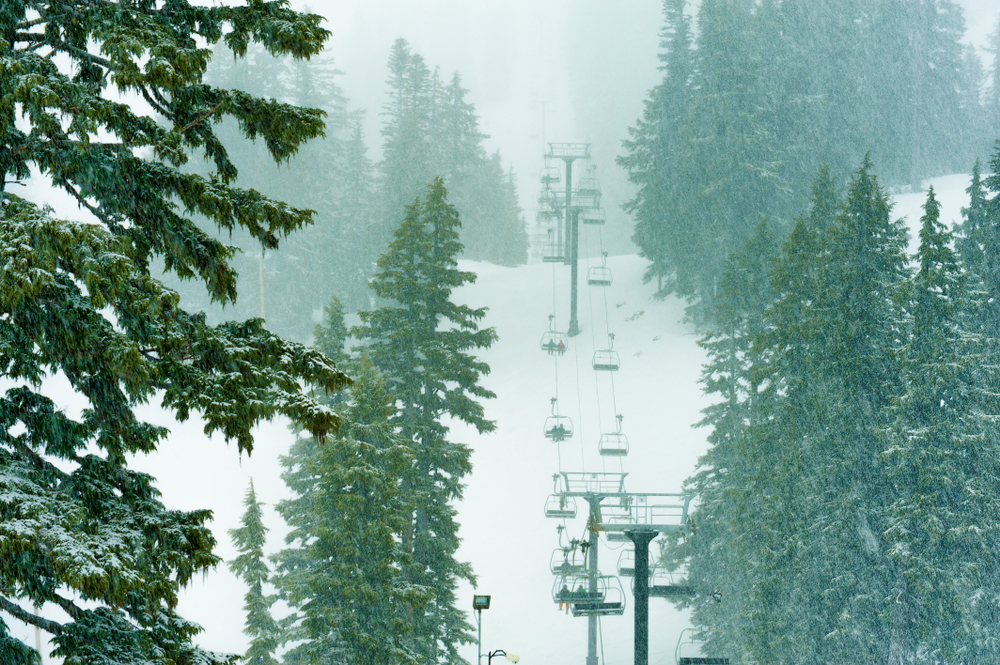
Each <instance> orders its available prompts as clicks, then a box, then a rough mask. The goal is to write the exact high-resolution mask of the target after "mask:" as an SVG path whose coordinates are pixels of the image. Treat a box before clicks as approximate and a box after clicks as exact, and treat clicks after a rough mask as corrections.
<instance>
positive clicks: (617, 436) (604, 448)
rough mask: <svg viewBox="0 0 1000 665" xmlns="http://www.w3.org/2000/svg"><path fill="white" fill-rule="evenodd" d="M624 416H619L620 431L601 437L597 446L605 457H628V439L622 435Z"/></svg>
mask: <svg viewBox="0 0 1000 665" xmlns="http://www.w3.org/2000/svg"><path fill="white" fill-rule="evenodd" d="M623 417H624V416H622V415H621V414H618V416H617V418H618V431H617V432H608V433H606V434H602V435H601V439H600V441H599V442H598V444H597V449H598V452H600V454H601V455H603V456H605V457H624V456H625V455H628V437H627V436H625V435H624V434H622V418H623Z"/></svg>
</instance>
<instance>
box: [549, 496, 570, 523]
mask: <svg viewBox="0 0 1000 665" xmlns="http://www.w3.org/2000/svg"><path fill="white" fill-rule="evenodd" d="M545 516H546V517H551V518H554V519H573V518H574V517H576V499H575V498H573V497H571V496H566V495H564V494H550V495H549V497H548V498H547V499H546V500H545Z"/></svg>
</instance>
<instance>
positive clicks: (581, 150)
mask: <svg viewBox="0 0 1000 665" xmlns="http://www.w3.org/2000/svg"><path fill="white" fill-rule="evenodd" d="M545 158H546V159H590V144H589V143H549V154H547V155H545Z"/></svg>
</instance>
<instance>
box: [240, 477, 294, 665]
mask: <svg viewBox="0 0 1000 665" xmlns="http://www.w3.org/2000/svg"><path fill="white" fill-rule="evenodd" d="M243 505H244V506H246V512H245V513H243V518H242V519H241V520H240V526H239V528H237V529H230V530H229V537H230V538H232V539H233V545H234V546H235V547H236V550H237V551H238V552H239V553H240V554H239V556H237V557H236V558H235V559H233V560H232V561H230V562H229V570H231V571H232V572H233V573H235V574H236V575H239V576H240V578H242V580H243V582H244V584H246V585H247V587H248V589H247V593H246V595H245V596H243V611H244V612H246V621H245V622H244V624H243V633H244V634H245V635H248V636H249V637H250V648H249V649H247V652H246V654H244V656H243V662H244V663H246V665H277V664H278V661H277V660H275V658H274V651H275V649H277V648H278V642H279V640H280V639H281V627H280V626H279V625H278V622H277V621H275V620H274V617H273V616H271V606H272V605H273V604H274V601H275V599H276V597H275V596H274V595H268V594H265V593H264V585H265V584H268V583H269V581H270V576H271V571H270V570H269V569H268V567H267V562H266V561H265V560H264V545H265V543H266V541H267V532H268V528H267V527H265V526H264V519H263V515H264V512H263V510H262V507H261V504H260V502H259V501H257V493H256V492H255V491H254V488H253V480H251V481H250V487H248V488H247V494H246V497H245V498H244V499H243Z"/></svg>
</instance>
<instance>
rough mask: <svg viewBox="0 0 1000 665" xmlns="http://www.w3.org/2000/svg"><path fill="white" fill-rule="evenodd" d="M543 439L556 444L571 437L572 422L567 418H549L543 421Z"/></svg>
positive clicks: (554, 416)
mask: <svg viewBox="0 0 1000 665" xmlns="http://www.w3.org/2000/svg"><path fill="white" fill-rule="evenodd" d="M544 431H545V438H546V439H550V440H552V441H554V442H556V443H559V442H560V441H565V440H566V439H569V438H572V436H573V421H572V420H570V419H569V416H556V415H553V416H549V417H548V418H546V419H545V428H544Z"/></svg>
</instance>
